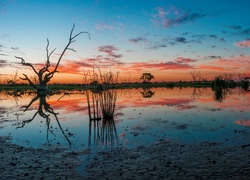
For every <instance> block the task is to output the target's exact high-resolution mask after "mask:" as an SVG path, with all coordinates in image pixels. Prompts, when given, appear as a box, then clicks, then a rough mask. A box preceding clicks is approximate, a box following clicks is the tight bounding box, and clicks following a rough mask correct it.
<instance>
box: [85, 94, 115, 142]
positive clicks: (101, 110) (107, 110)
mask: <svg viewBox="0 0 250 180" xmlns="http://www.w3.org/2000/svg"><path fill="white" fill-rule="evenodd" d="M86 96H87V103H88V114H89V141H88V146H89V147H90V146H91V144H92V143H91V140H92V139H93V141H94V147H97V146H99V147H100V146H104V147H112V146H113V145H114V144H116V143H117V142H118V136H117V131H116V126H115V121H114V111H115V103H116V98H117V92H116V90H114V89H108V90H105V91H98V92H93V91H90V90H86ZM92 131H93V132H92ZM92 133H93V137H92Z"/></svg>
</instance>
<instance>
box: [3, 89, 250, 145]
mask: <svg viewBox="0 0 250 180" xmlns="http://www.w3.org/2000/svg"><path fill="white" fill-rule="evenodd" d="M214 94H215V93H214V92H213V91H212V90H211V89H210V88H199V89H198V88H196V89H194V88H182V89H180V88H174V89H167V88H151V89H142V88H138V89H124V90H116V91H115V90H112V91H110V92H109V93H108V94H105V93H103V94H101V95H100V94H97V93H92V92H85V91H81V92H79V91H78V92H76V91H75V92H71V93H69V94H62V93H61V94H57V95H53V96H50V97H49V98H46V99H42V98H37V99H35V100H34V102H33V103H32V104H31V105H30V106H29V107H27V105H29V103H30V102H32V99H34V98H35V97H36V95H35V94H28V93H25V94H23V95H22V96H21V97H13V96H11V95H8V94H7V93H6V92H1V94H0V102H1V105H0V112H1V115H0V135H1V136H11V137H12V142H14V143H16V144H18V145H22V146H25V147H42V148H47V147H51V146H56V147H60V148H66V149H73V150H80V149H84V148H91V149H93V150H98V149H107V148H108V149H109V148H112V147H121V146H122V147H128V148H131V147H136V146H140V145H149V144H152V143H154V142H155V141H161V140H169V141H173V142H180V143H188V144H194V143H195V144H196V143H203V142H215V143H218V144H220V145H222V146H238V145H239V146H240V145H244V144H249V143H250V93H246V92H244V91H242V90H240V89H231V90H230V91H227V92H225V93H224V95H223V98H220V99H218V98H217V99H216V98H215V95H214ZM88 102H89V105H88ZM24 106H26V107H24ZM25 108H26V109H25ZM102 108H103V109H102ZM113 108H114V112H112V110H113ZM104 114H106V115H107V116H106V118H103V116H104ZM94 116H95V118H94ZM90 117H91V118H90ZM98 118H99V120H98ZM90 119H92V120H90ZM24 122H25V123H24Z"/></svg>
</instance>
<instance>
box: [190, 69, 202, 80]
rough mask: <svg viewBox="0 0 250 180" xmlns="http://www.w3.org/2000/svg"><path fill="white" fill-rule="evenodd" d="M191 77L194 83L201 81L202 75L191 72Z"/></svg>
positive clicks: (198, 72) (197, 72)
mask: <svg viewBox="0 0 250 180" xmlns="http://www.w3.org/2000/svg"><path fill="white" fill-rule="evenodd" d="M190 75H191V76H192V79H193V82H196V81H201V79H202V74H201V72H200V71H192V72H190Z"/></svg>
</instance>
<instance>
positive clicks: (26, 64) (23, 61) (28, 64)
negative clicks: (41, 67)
mask: <svg viewBox="0 0 250 180" xmlns="http://www.w3.org/2000/svg"><path fill="white" fill-rule="evenodd" d="M15 57H16V58H17V59H21V64H22V65H24V66H30V67H31V68H32V69H33V71H34V72H35V73H36V74H37V75H38V72H37V71H36V69H35V68H34V66H32V64H30V63H26V62H25V60H24V59H23V58H22V57H18V56H15Z"/></svg>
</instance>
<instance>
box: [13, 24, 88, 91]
mask: <svg viewBox="0 0 250 180" xmlns="http://www.w3.org/2000/svg"><path fill="white" fill-rule="evenodd" d="M74 29H75V24H73V28H72V29H71V32H70V35H69V41H68V43H67V45H66V46H65V48H64V49H63V51H62V53H61V55H60V57H59V59H58V61H57V63H56V66H55V68H54V70H52V71H50V70H49V68H50V56H51V55H52V54H53V53H54V52H55V50H56V49H54V50H53V51H51V52H49V39H47V46H46V52H47V58H46V63H45V66H44V67H43V68H41V69H40V70H36V69H35V68H34V66H33V65H32V64H30V63H27V62H25V60H24V59H23V58H22V57H17V56H15V57H16V58H17V59H21V64H22V65H24V66H29V67H31V68H32V69H33V71H34V72H35V74H36V76H37V79H38V84H35V83H34V82H33V81H32V80H31V79H30V78H28V76H27V75H26V74H23V76H24V77H20V79H22V80H25V81H28V83H29V84H30V85H31V86H32V87H33V88H35V89H36V90H37V92H38V94H40V95H44V94H46V93H47V84H48V82H49V81H50V79H51V78H53V76H54V74H55V73H57V72H58V71H57V68H58V66H59V64H60V62H61V60H62V57H63V56H64V54H65V52H66V51H67V50H71V51H74V52H76V51H75V50H74V49H72V48H70V47H69V46H70V45H71V43H73V42H75V41H76V40H75V38H76V37H77V36H79V35H80V34H83V33H86V34H88V36H89V39H90V34H89V33H88V32H84V31H81V32H79V33H78V34H75V35H73V31H74Z"/></svg>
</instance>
